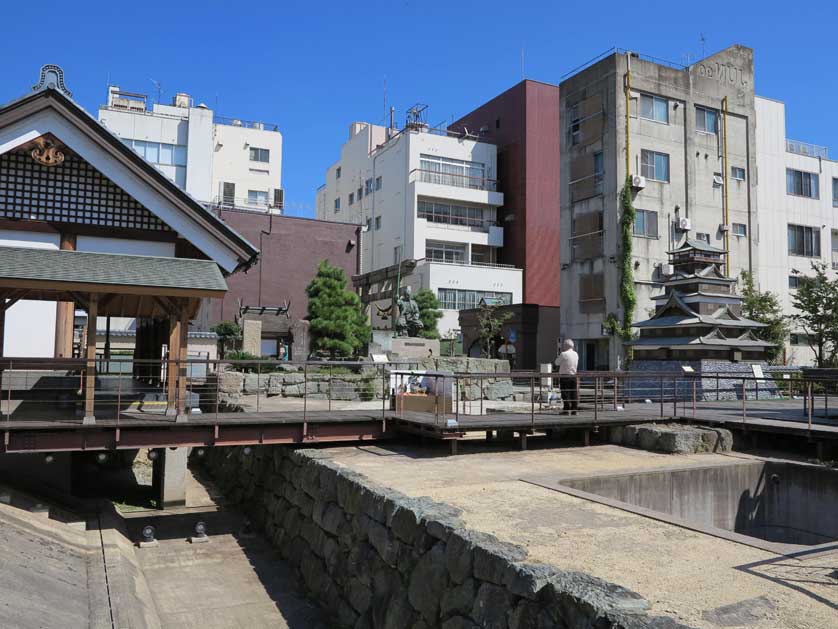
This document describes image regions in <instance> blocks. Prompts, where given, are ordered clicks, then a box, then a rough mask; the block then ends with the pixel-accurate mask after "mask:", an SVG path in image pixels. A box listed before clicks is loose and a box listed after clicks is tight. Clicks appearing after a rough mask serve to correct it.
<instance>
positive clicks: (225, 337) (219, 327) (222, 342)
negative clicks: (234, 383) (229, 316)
mask: <svg viewBox="0 0 838 629" xmlns="http://www.w3.org/2000/svg"><path fill="white" fill-rule="evenodd" d="M210 330H211V331H212V332H215V334H216V336H218V353H219V354H220V357H221V358H224V357H225V354H226V353H227V350H228V349H233V348H235V347H236V344H237V343H238V342H239V341H241V339H242V328H241V326H240V325H239V324H238V323H236V322H235V321H220V322H219V323H216V324H215V325H214V326H212V327H211V328H210Z"/></svg>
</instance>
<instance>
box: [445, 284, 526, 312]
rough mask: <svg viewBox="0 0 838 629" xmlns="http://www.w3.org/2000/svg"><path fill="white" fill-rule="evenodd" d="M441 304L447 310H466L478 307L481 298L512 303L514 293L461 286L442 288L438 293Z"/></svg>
mask: <svg viewBox="0 0 838 629" xmlns="http://www.w3.org/2000/svg"><path fill="white" fill-rule="evenodd" d="M437 297H438V298H439V306H440V308H443V309H445V310H466V309H468V308H477V305H478V304H479V303H480V300H481V299H487V300H488V299H493V300H497V301H498V302H499V303H501V304H507V305H508V304H511V303H512V293H504V292H496V291H482V290H462V289H459V288H440V289H439V291H438V294H437Z"/></svg>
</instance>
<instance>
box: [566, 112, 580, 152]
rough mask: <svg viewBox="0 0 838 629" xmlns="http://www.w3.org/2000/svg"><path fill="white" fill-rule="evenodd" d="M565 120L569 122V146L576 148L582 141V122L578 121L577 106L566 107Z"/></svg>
mask: <svg viewBox="0 0 838 629" xmlns="http://www.w3.org/2000/svg"><path fill="white" fill-rule="evenodd" d="M567 119H568V120H570V145H571V146H576V145H577V144H579V142H581V141H582V121H581V120H580V119H579V105H578V104H576V105H571V106H570V107H568V109H567Z"/></svg>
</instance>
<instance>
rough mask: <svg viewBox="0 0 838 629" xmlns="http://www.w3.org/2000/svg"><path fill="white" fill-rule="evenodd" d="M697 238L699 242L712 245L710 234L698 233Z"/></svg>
mask: <svg viewBox="0 0 838 629" xmlns="http://www.w3.org/2000/svg"><path fill="white" fill-rule="evenodd" d="M695 238H696V240H698V241H699V242H706V243H707V244H708V245H709V244H710V234H707V233H704V232H696V235H695Z"/></svg>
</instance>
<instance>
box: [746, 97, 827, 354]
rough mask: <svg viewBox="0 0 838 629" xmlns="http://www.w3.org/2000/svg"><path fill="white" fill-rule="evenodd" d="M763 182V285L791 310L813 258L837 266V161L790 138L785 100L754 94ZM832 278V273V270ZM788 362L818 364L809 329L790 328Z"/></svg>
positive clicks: (760, 277) (823, 150)
mask: <svg viewBox="0 0 838 629" xmlns="http://www.w3.org/2000/svg"><path fill="white" fill-rule="evenodd" d="M756 117H757V169H758V172H759V185H758V186H757V202H758V207H759V237H760V245H761V246H760V248H759V270H758V274H757V275H758V281H759V287H760V289H761V290H764V291H771V292H772V293H774V294H775V295H777V296H778V298H779V299H780V303H781V304H782V306H783V310H784V312H785V313H786V314H789V315H790V314H793V312H794V308H793V307H792V305H791V302H792V295H793V294H794V290H795V288H796V287H797V285H798V282H799V281H800V277H801V275H807V274H810V273H811V269H812V262H823V263H825V264H827V265H829V266H830V268H831V269H832V271H833V272H834V271H835V270H836V269H838V218H836V208H838V162H835V161H831V160H830V159H829V157H828V151H827V149H826V147H822V146H816V145H813V144H807V143H805V142H796V141H794V140H789V139H788V138H787V137H786V108H785V105H784V104H783V103H782V102H779V101H776V100H771V99H768V98H762V97H757V98H756ZM833 276H834V273H833ZM785 358H786V361H787V362H788V363H790V364H796V365H810V364H813V363H814V352H813V351H812V349H811V348H810V346H809V344H808V341H807V338H806V333H805V332H804V331H803V330H801V329H797V328H796V327H795V326H792V334H791V335H790V338H789V341H788V343H787V346H786V357H785Z"/></svg>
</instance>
